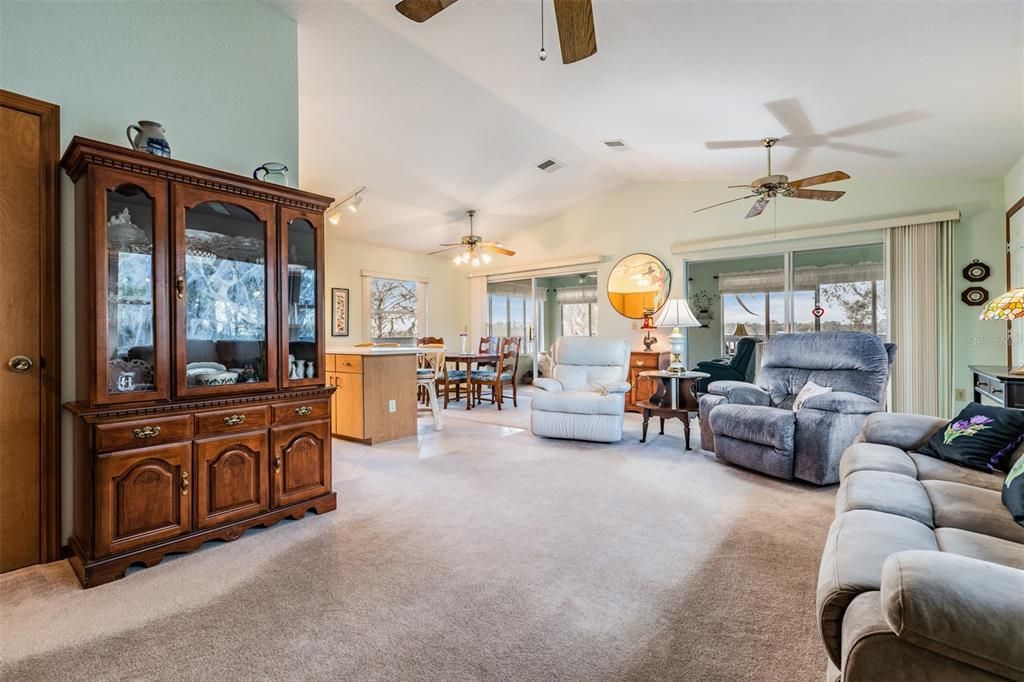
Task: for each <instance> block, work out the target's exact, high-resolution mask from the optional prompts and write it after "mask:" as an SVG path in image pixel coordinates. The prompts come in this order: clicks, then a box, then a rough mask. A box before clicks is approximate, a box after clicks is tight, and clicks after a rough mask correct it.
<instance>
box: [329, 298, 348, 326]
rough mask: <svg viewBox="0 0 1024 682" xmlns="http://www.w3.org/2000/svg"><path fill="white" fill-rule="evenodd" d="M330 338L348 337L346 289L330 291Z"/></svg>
mask: <svg viewBox="0 0 1024 682" xmlns="http://www.w3.org/2000/svg"><path fill="white" fill-rule="evenodd" d="M331 336H348V289H331Z"/></svg>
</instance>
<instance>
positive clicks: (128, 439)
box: [96, 414, 192, 450]
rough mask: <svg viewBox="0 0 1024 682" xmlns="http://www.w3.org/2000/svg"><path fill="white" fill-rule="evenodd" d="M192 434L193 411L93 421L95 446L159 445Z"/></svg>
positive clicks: (114, 447)
mask: <svg viewBox="0 0 1024 682" xmlns="http://www.w3.org/2000/svg"><path fill="white" fill-rule="evenodd" d="M191 437H192V415H189V414H179V415H175V416H173V417H154V418H152V419H135V420H132V421H129V422H113V423H106V424H97V425H96V449H97V450H117V449H119V448H126V447H143V446H147V445H160V444H161V443H173V442H174V441H178V440H187V439H189V438H191Z"/></svg>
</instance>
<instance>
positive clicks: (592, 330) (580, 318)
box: [562, 303, 597, 336]
mask: <svg viewBox="0 0 1024 682" xmlns="http://www.w3.org/2000/svg"><path fill="white" fill-rule="evenodd" d="M562 336H597V304H596V303H563V304H562Z"/></svg>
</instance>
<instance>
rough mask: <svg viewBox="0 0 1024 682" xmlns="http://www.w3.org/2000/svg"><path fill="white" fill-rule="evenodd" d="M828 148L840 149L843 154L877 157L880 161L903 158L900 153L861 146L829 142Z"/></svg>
mask: <svg viewBox="0 0 1024 682" xmlns="http://www.w3.org/2000/svg"><path fill="white" fill-rule="evenodd" d="M828 146H829V147H832V149H841V150H843V151H844V152H854V153H855V154H864V155H865V156H877V157H879V158H882V159H898V158H899V157H901V156H903V154H901V153H900V152H894V151H891V150H889V149H878V148H877V147H865V146H864V145H861V144H847V143H846V142H829V144H828Z"/></svg>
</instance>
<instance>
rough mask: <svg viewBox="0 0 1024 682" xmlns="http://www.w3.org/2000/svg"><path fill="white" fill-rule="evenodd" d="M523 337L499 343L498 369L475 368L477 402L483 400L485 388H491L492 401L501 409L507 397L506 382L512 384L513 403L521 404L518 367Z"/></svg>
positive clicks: (515, 404) (473, 374) (514, 337)
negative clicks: (518, 393) (517, 374)
mask: <svg viewBox="0 0 1024 682" xmlns="http://www.w3.org/2000/svg"><path fill="white" fill-rule="evenodd" d="M521 343H522V339H520V338H519V337H518V336H511V337H508V338H504V339H502V340H501V342H500V343H499V344H498V364H497V369H475V370H473V372H472V379H473V387H474V390H476V391H477V402H482V401H483V398H484V395H483V388H484V387H485V386H486V387H489V388H490V389H491V393H490V398H491V403H492V404H494V403H497V404H498V409H499V410H500V409H501V406H502V403H503V402H504V398H505V390H504V386H505V384H512V395H511V396H510V397H511V398H512V405H513V406H515V407H518V406H519V402H518V396H517V392H516V368H517V367H518V366H519V347H520V344H521Z"/></svg>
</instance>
